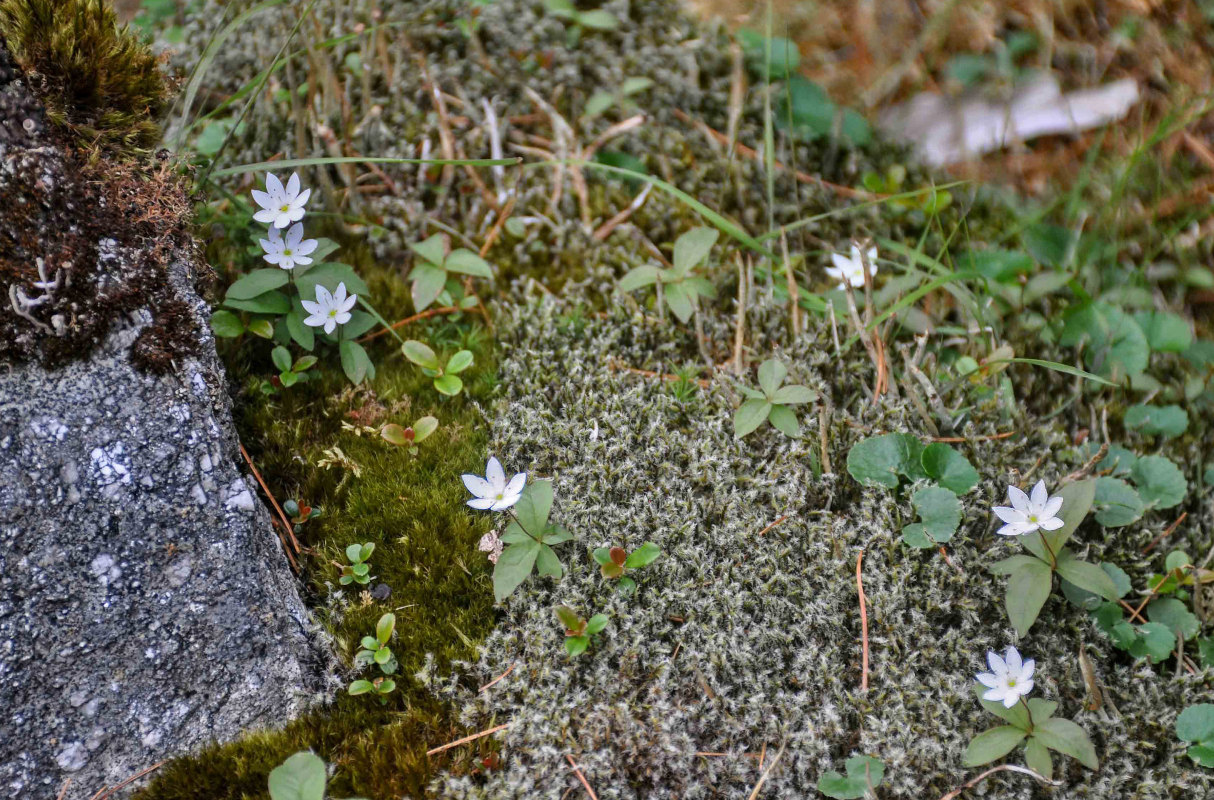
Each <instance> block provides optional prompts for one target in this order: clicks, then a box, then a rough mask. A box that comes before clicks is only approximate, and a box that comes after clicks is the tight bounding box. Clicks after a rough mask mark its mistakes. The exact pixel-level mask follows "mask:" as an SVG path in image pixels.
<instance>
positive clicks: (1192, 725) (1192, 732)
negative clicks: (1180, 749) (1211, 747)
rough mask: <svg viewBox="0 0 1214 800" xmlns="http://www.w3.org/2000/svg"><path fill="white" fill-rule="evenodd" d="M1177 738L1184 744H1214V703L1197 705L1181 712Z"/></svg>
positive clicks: (1177, 723)
mask: <svg viewBox="0 0 1214 800" xmlns="http://www.w3.org/2000/svg"><path fill="white" fill-rule="evenodd" d="M1176 737H1177V738H1178V739H1180V740H1181V741H1183V742H1214V703H1197V704H1196V705H1191V706H1189V707H1188V708H1186V709H1185V710H1184V711H1181V712H1180V715H1179V716H1177V717H1176Z"/></svg>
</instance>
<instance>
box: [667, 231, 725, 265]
mask: <svg viewBox="0 0 1214 800" xmlns="http://www.w3.org/2000/svg"><path fill="white" fill-rule="evenodd" d="M720 235H721V232H720V231H718V230H717V229H716V228H692V229H691V230H689V231H687V233H685V234H683V235H682V236H680V237H679V238H678V239H675V240H674V256H673V257H672V259H671V261H672V263H673V264H674V268H675V270H676V271H677V272H682V273H685V272H687V270H689V269H691V268H692V267H694V266H695V265H696V264H699V263H700V262H701V261H703V260H704V259H705V258H707V257H708V253H709V251H710V250H712V246H713V245H714V244H716V241H717V239H718V238H719V237H720Z"/></svg>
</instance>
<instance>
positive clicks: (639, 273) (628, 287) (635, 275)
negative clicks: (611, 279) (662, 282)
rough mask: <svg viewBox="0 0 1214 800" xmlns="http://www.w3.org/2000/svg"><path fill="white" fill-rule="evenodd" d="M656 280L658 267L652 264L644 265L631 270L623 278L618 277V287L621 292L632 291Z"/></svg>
mask: <svg viewBox="0 0 1214 800" xmlns="http://www.w3.org/2000/svg"><path fill="white" fill-rule="evenodd" d="M657 282H658V268H657V267H655V266H652V265H645V266H641V267H637V268H636V269H633V270H631V271H630V272H629V273H628V274H627V275H625V276H624V277H623V278H620V283H619V289H620V291H621V292H632V291H635V290H637V289H640V288H642V287H644V286H650V285H652V284H655V283H657Z"/></svg>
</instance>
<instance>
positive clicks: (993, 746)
mask: <svg viewBox="0 0 1214 800" xmlns="http://www.w3.org/2000/svg"><path fill="white" fill-rule="evenodd" d="M1027 735H1028V734H1026V733H1025V732H1024V731H1022V730H1021V729H1020V728H1017V727H1016V726H1014V725H1000V726H999V727H997V728H991V729H990V730H986V731H983V732H982V733H980V734H978V735H977V736H975V737H974V740H973V741H972V742H970V743H969V747H967V748H965V756H964V758H963V762H964V764H965V766H967V767H980V766H982V765H983V764H989V763H991V762H992V761H994V760H995V759H997V758H1003V757H1004V756H1005V755H1007V754H1008V753H1010V752H1012V750H1014V749H1015V748H1016V745H1018V744H1020V743H1021V742H1023V741H1024V737H1025V736H1027Z"/></svg>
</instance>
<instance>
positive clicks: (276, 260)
mask: <svg viewBox="0 0 1214 800" xmlns="http://www.w3.org/2000/svg"><path fill="white" fill-rule="evenodd" d="M267 236H268V237H269V238H267V239H260V240H259V241H260V242H261V249H262V250H265V251H266V254H265V255H264V256H262V258H264V259H265V260H266V261H267V262H269V263H270V264H276V265H277V266H279V267H282V268H283V269H294V268H295V266H296V265H297V264H298V265H299V266H304V267H306V266H307V265H308V264H311V263H312V259H311V257H309V255H308V254H309V253H311V252H312V251H313V250H315V249H316V245H317V242H316V240H315V239H305V238H303V223H302V222H296V223H295V224H294V225H292V226H291V227H290V229H289V230H288V231H287V235H286V237H285V238H284V237H283V235H282V231H280V230H279V229H278V228H270V232H269V234H267Z"/></svg>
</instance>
